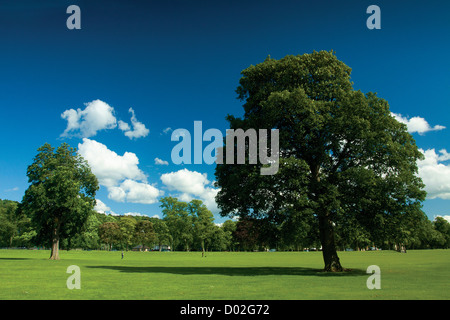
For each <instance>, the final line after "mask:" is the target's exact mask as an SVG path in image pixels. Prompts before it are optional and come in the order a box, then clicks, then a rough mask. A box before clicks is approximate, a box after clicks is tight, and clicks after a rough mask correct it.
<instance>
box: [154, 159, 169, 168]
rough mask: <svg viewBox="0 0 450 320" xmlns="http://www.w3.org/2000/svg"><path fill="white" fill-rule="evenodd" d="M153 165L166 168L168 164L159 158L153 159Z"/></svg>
mask: <svg viewBox="0 0 450 320" xmlns="http://www.w3.org/2000/svg"><path fill="white" fill-rule="evenodd" d="M155 164H156V165H159V166H168V165H169V162H167V161H165V160H161V159H160V158H155Z"/></svg>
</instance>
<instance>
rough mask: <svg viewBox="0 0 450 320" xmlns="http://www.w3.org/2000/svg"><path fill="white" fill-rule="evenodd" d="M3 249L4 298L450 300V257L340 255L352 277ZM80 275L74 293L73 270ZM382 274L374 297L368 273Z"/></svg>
mask: <svg viewBox="0 0 450 320" xmlns="http://www.w3.org/2000/svg"><path fill="white" fill-rule="evenodd" d="M49 255H50V253H49V251H40V250H0V299H3V300H5V299H102V300H103V299H133V300H140V299H157V300H175V299H189V300H202V299H208V300H211V299H212V300H222V299H226V300H230V299H231V300H235V299H236V300H246V299H251V300H279V299H282V300H302V299H389V300H390V299H446V300H447V299H449V298H450V290H449V289H450V286H449V285H450V268H449V267H448V264H449V262H450V250H417V251H413V250H410V251H408V253H406V254H401V253H397V252H393V251H367V252H339V256H340V258H341V262H342V265H343V266H344V267H345V268H348V269H351V271H348V272H344V273H337V274H330V273H324V272H322V271H321V269H322V267H323V261H322V254H321V252H248V253H247V252H211V253H208V256H207V257H206V258H202V256H201V253H199V252H189V253H186V252H161V253H160V252H125V257H124V259H123V260H122V259H121V252H117V251H116V252H105V251H68V252H67V251H61V252H60V257H61V260H59V261H51V260H48V257H49ZM70 265H77V266H78V267H79V268H80V270H81V289H72V290H69V289H68V288H67V285H66V281H67V278H68V277H69V276H70V274H69V273H66V271H67V267H68V266H70ZM370 265H377V266H379V267H380V270H381V289H379V290H376V289H373V290H369V289H368V288H367V286H366V281H367V279H368V277H369V276H370V275H369V274H367V273H366V270H367V267H368V266H370Z"/></svg>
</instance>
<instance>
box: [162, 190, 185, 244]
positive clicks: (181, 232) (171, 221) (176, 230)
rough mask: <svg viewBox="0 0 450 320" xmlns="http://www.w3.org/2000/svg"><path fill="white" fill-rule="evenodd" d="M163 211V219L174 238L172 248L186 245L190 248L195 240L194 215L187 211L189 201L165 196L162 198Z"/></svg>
mask: <svg viewBox="0 0 450 320" xmlns="http://www.w3.org/2000/svg"><path fill="white" fill-rule="evenodd" d="M160 202H161V205H160V207H161V208H162V213H163V220H164V222H165V223H166V225H167V227H168V228H169V232H170V236H171V239H172V244H171V246H172V248H173V249H174V250H175V249H176V248H177V247H179V246H181V247H184V248H185V250H187V251H188V250H189V246H190V244H191V242H192V240H193V235H192V216H190V215H189V213H188V211H187V206H188V205H187V203H186V202H183V201H179V200H178V199H177V198H174V197H164V198H161V199H160Z"/></svg>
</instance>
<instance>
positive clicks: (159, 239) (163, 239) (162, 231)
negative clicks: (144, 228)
mask: <svg viewBox="0 0 450 320" xmlns="http://www.w3.org/2000/svg"><path fill="white" fill-rule="evenodd" d="M150 221H151V222H152V223H153V229H154V231H155V236H156V239H155V243H156V244H157V245H158V247H159V251H161V250H162V246H163V244H170V243H172V236H171V235H170V232H169V228H168V227H167V225H166V223H165V222H164V220H161V219H158V218H150Z"/></svg>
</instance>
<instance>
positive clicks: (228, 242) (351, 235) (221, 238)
mask: <svg viewBox="0 0 450 320" xmlns="http://www.w3.org/2000/svg"><path fill="white" fill-rule="evenodd" d="M160 205H161V208H162V213H163V217H162V219H158V218H150V217H147V216H113V215H106V214H103V213H98V212H95V211H92V212H91V214H90V216H89V218H88V220H87V222H86V223H85V225H84V226H83V228H82V231H81V232H79V233H77V234H76V235H74V236H72V237H68V238H65V239H63V240H62V241H61V244H60V246H61V248H62V249H74V248H82V249H90V250H99V249H103V250H111V249H117V250H130V249H132V248H135V247H137V246H139V248H146V247H147V248H155V247H156V248H158V249H159V250H161V248H163V247H164V246H169V247H170V248H171V250H176V251H181V250H183V251H192V250H195V251H253V250H267V249H271V248H276V249H277V250H295V251H297V250H303V249H304V248H320V240H319V231H318V226H317V223H316V222H315V221H314V220H311V221H306V220H304V219H298V220H296V219H295V218H291V219H290V220H285V221H282V222H279V221H269V220H267V219H250V218H248V219H240V220H239V221H233V220H227V221H225V222H224V223H223V224H221V225H220V226H219V225H216V224H215V223H214V217H213V215H212V213H211V212H210V211H209V210H208V209H207V208H206V206H205V205H204V204H203V203H202V202H201V201H200V200H192V201H190V202H183V201H179V200H178V199H177V198H173V197H165V198H162V199H161V200H160ZM336 235H337V238H336V244H337V247H338V248H339V249H340V250H345V249H346V248H352V249H354V250H359V249H365V248H367V247H372V246H374V247H377V248H382V249H395V245H396V243H397V241H396V237H398V234H397V235H392V237H389V236H387V235H386V234H385V235H384V236H383V237H380V238H374V236H373V235H370V234H369V233H368V232H366V231H365V230H364V229H363V228H358V226H356V225H351V224H343V223H342V224H337V225H336ZM37 239H38V237H36V229H35V228H34V227H33V225H32V224H31V218H30V217H28V216H26V215H25V214H23V213H22V212H21V209H20V203H18V202H16V201H11V200H0V247H27V248H29V247H47V248H48V247H49V244H43V243H40V242H38V241H37ZM401 239H402V244H404V245H406V246H407V247H408V248H409V249H425V248H448V247H449V246H450V224H449V223H448V222H447V221H446V220H445V219H443V218H441V217H437V218H436V219H435V220H434V221H430V220H423V221H421V222H418V223H415V224H414V225H411V226H410V227H405V228H404V229H403V232H402V235H401Z"/></svg>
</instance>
